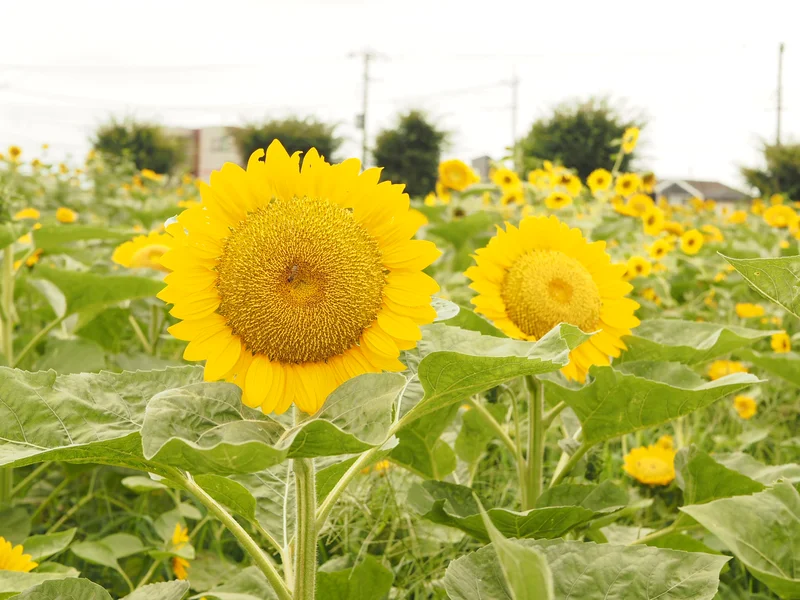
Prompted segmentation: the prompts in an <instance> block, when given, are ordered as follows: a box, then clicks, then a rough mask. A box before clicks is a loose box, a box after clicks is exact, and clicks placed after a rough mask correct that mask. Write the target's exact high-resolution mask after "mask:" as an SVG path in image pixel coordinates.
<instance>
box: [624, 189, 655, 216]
mask: <svg viewBox="0 0 800 600" xmlns="http://www.w3.org/2000/svg"><path fill="white" fill-rule="evenodd" d="M626 204H627V206H628V209H629V211H630V214H631V215H633V216H634V217H641V216H643V215H644V214H645V213H647V211H649V210H651V209H653V208H655V203H654V202H653V199H652V198H651V197H650V196H648V195H647V194H634V195H633V196H631V197H630V198H628V202H627V203H626ZM659 210H661V209H659Z"/></svg>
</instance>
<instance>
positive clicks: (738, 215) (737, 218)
mask: <svg viewBox="0 0 800 600" xmlns="http://www.w3.org/2000/svg"><path fill="white" fill-rule="evenodd" d="M746 222H747V211H744V210H735V211H733V212H732V213H731V214H730V215H728V223H730V224H731V225H741V224H742V223H746Z"/></svg>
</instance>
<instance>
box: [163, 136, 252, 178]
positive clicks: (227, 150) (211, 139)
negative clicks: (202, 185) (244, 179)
mask: <svg viewBox="0 0 800 600" xmlns="http://www.w3.org/2000/svg"><path fill="white" fill-rule="evenodd" d="M234 129H235V128H233V127H203V128H201V129H186V128H182V127H169V128H167V130H166V131H167V133H168V134H170V135H174V136H176V137H179V138H182V139H184V140H186V165H185V170H187V171H189V172H190V173H192V175H194V176H195V177H197V178H199V179H203V180H205V181H208V179H209V177H210V176H211V172H212V171H216V170H218V169H219V168H220V167H221V166H222V165H223V164H224V163H226V162H233V163H237V164H242V159H241V157H240V156H239V151H238V149H237V148H236V142H235V140H234V138H233V133H232V132H233V131H234Z"/></svg>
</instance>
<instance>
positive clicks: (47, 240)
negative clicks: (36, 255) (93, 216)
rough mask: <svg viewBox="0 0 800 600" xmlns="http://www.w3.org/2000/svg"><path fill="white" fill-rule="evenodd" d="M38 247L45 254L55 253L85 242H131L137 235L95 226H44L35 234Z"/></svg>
mask: <svg viewBox="0 0 800 600" xmlns="http://www.w3.org/2000/svg"><path fill="white" fill-rule="evenodd" d="M33 235H34V239H35V241H36V247H37V248H41V249H42V250H44V251H45V252H53V251H55V250H59V249H61V248H62V247H63V246H64V245H66V244H70V243H72V242H80V241H84V240H103V241H106V242H110V243H119V242H124V241H125V240H129V239H130V238H132V237H134V236H135V235H136V233H135V232H133V231H130V230H120V229H112V228H110V227H97V226H95V225H75V224H73V225H69V226H67V227H65V226H64V225H42V227H41V228H39V229H37V230H36V231H35V232H34V234H33Z"/></svg>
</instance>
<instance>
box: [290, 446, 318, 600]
mask: <svg viewBox="0 0 800 600" xmlns="http://www.w3.org/2000/svg"><path fill="white" fill-rule="evenodd" d="M292 466H293V468H294V481H295V486H296V492H297V547H296V550H295V569H294V572H295V580H294V581H295V583H294V598H295V600H314V598H315V597H316V592H317V520H316V513H317V490H316V482H315V475H314V462H313V459H310V458H295V459H294V461H293V465H292Z"/></svg>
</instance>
